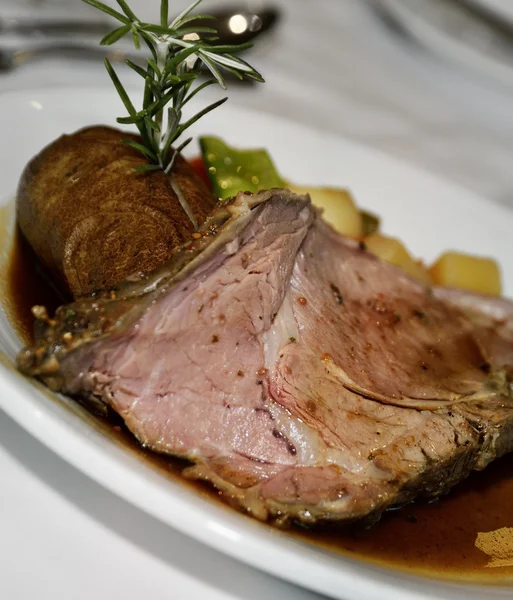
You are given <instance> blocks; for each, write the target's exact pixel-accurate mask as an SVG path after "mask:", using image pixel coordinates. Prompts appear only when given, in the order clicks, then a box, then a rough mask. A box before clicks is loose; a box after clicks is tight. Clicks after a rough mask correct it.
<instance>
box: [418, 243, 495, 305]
mask: <svg viewBox="0 0 513 600" xmlns="http://www.w3.org/2000/svg"><path fill="white" fill-rule="evenodd" d="M429 273H430V274H431V277H432V279H433V281H434V282H435V283H436V284H437V285H447V286H450V287H456V288H461V289H464V290H471V291H473V292H479V293H482V294H491V295H492V296H500V295H501V291H502V286H501V274H500V270H499V266H498V264H497V263H496V262H495V261H494V260H493V259H491V258H480V257H478V256H471V255H469V254H462V253H461V252H445V253H444V254H442V255H441V256H440V258H439V259H438V260H437V261H436V262H435V263H434V265H433V266H432V267H431V268H430V269H429Z"/></svg>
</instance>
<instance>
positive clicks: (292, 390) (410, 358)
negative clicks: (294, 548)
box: [19, 190, 513, 524]
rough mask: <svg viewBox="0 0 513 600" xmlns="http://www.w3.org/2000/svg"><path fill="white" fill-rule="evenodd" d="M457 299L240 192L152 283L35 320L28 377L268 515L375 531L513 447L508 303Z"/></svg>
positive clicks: (24, 363) (308, 217)
mask: <svg viewBox="0 0 513 600" xmlns="http://www.w3.org/2000/svg"><path fill="white" fill-rule="evenodd" d="M448 295H449V297H446V296H447V294H444V292H438V291H436V290H432V289H430V288H427V287H425V286H423V285H421V284H419V283H418V282H416V281H414V280H413V279H411V278H409V277H408V276H407V275H406V274H405V273H404V272H402V271H401V270H400V269H398V268H396V267H394V266H392V265H389V264H386V263H384V262H382V261H380V260H378V259H377V258H375V257H374V256H372V255H371V254H370V253H368V252H366V251H365V250H364V249H362V248H360V247H359V245H358V244H357V243H356V242H353V241H351V240H348V239H345V238H343V237H341V236H339V235H338V234H337V233H335V232H334V231H333V230H332V229H331V228H330V227H329V226H328V225H326V224H325V223H324V222H323V221H322V219H320V218H319V216H318V215H317V214H316V212H315V210H314V209H313V208H312V206H311V204H310V202H309V200H308V198H307V197H303V196H295V195H294V194H291V193H290V192H287V191H280V190H272V191H269V192H262V193H260V194H256V195H253V196H251V195H246V194H239V195H238V197H237V198H236V199H235V200H233V201H232V202H231V203H230V204H228V205H227V206H223V207H220V208H219V209H218V210H217V211H216V212H215V213H214V216H213V217H212V218H211V219H210V220H209V221H207V225H206V227H205V229H204V230H203V237H202V238H201V239H199V240H192V241H191V242H189V243H188V244H186V245H184V246H183V247H182V248H180V249H179V250H177V251H175V252H174V253H173V255H172V257H171V258H170V260H169V261H168V262H167V263H166V264H165V265H163V266H162V267H160V268H159V269H158V270H157V271H155V272H154V273H152V274H150V275H147V276H144V277H142V278H141V279H140V280H138V281H134V282H127V283H125V284H123V285H122V286H120V287H119V289H117V290H116V291H115V293H109V294H104V295H99V296H98V297H96V298H94V299H84V300H80V301H78V302H76V303H74V304H71V305H69V306H65V307H62V308H60V309H59V310H58V312H57V315H56V319H55V321H53V322H48V323H45V322H41V323H39V324H38V336H37V342H36V345H35V346H34V347H32V348H28V349H25V350H24V351H23V352H22V353H20V355H19V366H20V368H21V369H22V371H23V372H25V373H26V374H28V375H31V376H36V377H39V378H40V379H42V380H43V381H44V382H46V383H47V385H49V386H50V387H51V388H52V389H54V390H56V391H61V392H63V393H65V394H70V395H72V396H76V397H79V398H82V399H84V400H86V401H87V402H91V401H94V402H95V403H96V405H97V406H108V407H110V408H112V409H113V410H115V411H116V412H118V413H119V414H120V415H121V417H122V418H123V419H124V421H125V423H126V425H127V426H128V428H129V429H130V430H131V431H132V432H133V433H134V435H135V436H136V437H137V439H138V440H139V441H140V442H141V443H142V444H143V445H145V446H147V447H148V448H151V449H153V450H155V451H157V452H161V453H168V454H173V455H176V456H181V457H184V458H187V459H189V460H190V461H191V462H192V463H193V464H192V466H191V467H189V468H188V469H186V471H185V474H186V475H187V476H188V477H192V478H200V479H204V480H207V481H210V482H212V483H213V484H214V485H215V486H217V487H218V488H219V489H220V490H222V491H223V492H224V497H225V498H227V499H228V500H229V501H230V502H231V503H232V504H233V505H235V506H237V507H239V508H240V509H242V510H245V511H247V512H248V513H250V514H252V515H253V516H255V517H257V518H259V519H262V520H267V519H269V520H279V521H281V522H286V521H289V520H295V521H300V522H303V523H306V524H312V523H314V522H317V521H327V520H336V521H353V520H358V519H362V518H365V519H367V521H368V522H369V521H372V520H374V519H377V518H379V516H380V514H381V513H382V512H383V511H384V510H385V509H387V508H389V507H391V506H395V505H400V504H402V503H404V502H408V501H409V500H411V499H413V498H415V497H418V496H422V497H435V496H439V495H441V494H444V493H446V492H447V491H448V490H449V489H450V488H451V487H452V486H453V485H454V484H456V483H457V482H458V481H460V480H462V479H463V478H465V477H466V476H467V475H468V474H469V473H470V472H471V471H472V470H473V469H482V468H484V467H485V466H486V465H487V464H488V463H489V462H490V461H492V460H493V459H494V458H495V457H497V456H499V455H501V454H504V453H505V452H508V451H510V450H512V449H513V393H512V385H511V381H512V374H513V373H512V366H513V334H512V331H513V327H512V322H513V320H512V318H511V315H512V310H511V306H510V305H509V304H508V303H507V302H504V301H498V302H497V303H496V304H494V303H493V301H492V300H489V299H479V298H476V297H472V296H469V295H465V294H462V295H461V294H457V293H455V292H452V293H450V294H448ZM469 298H470V300H469Z"/></svg>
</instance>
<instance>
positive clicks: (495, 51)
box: [374, 0, 513, 90]
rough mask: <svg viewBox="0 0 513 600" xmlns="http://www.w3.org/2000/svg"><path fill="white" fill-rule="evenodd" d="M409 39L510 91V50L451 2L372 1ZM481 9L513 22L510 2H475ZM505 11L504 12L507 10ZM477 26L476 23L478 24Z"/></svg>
mask: <svg viewBox="0 0 513 600" xmlns="http://www.w3.org/2000/svg"><path fill="white" fill-rule="evenodd" d="M374 2H375V4H376V5H377V6H379V8H380V10H381V11H384V12H385V14H387V16H388V18H390V19H392V21H394V22H395V23H396V24H398V25H399V26H400V27H401V29H403V30H404V31H405V32H407V34H408V35H409V36H411V37H412V38H413V39H415V40H416V41H417V42H419V43H420V44H421V45H422V46H423V47H424V48H426V49H428V50H429V51H430V52H432V53H433V54H436V55H438V56H439V57H440V58H442V59H444V60H448V61H450V62H451V63H453V64H455V65H456V66H458V67H463V68H464V69H466V70H467V71H468V72H469V73H471V74H474V75H478V76H480V77H482V78H484V80H488V83H496V84H500V85H501V86H506V87H507V89H508V90H510V89H511V87H513V60H512V58H511V57H512V52H511V51H510V49H509V48H508V49H505V48H503V47H502V45H501V44H500V43H499V42H498V41H497V39H495V38H496V36H495V34H494V33H493V31H491V30H488V28H487V27H486V26H485V25H483V28H481V27H480V26H479V24H476V23H475V22H474V21H473V19H470V20H469V19H468V18H466V17H465V13H464V11H461V13H460V12H459V10H458V6H457V3H456V2H454V0H451V1H450V2H444V1H443V0H442V1H440V0H374ZM475 4H476V5H481V6H482V7H484V8H487V9H489V10H490V11H492V12H494V13H497V14H498V15H500V16H501V17H502V18H505V19H508V20H510V18H511V20H512V22H513V2H509V1H508V0H506V2H504V1H502V0H477V1H476V2H475ZM506 9H507V10H506ZM478 23H479V21H478Z"/></svg>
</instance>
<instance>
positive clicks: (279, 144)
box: [0, 89, 513, 600]
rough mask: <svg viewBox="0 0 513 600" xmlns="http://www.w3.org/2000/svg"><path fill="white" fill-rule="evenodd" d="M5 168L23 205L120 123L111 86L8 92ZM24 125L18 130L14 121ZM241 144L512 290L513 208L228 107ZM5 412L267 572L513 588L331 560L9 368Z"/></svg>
mask: <svg viewBox="0 0 513 600" xmlns="http://www.w3.org/2000/svg"><path fill="white" fill-rule="evenodd" d="M0 107H1V110H0V124H1V128H2V131H3V132H4V135H5V136H6V138H4V155H3V160H2V161H0V181H2V189H3V203H4V204H5V203H7V202H8V201H10V200H12V198H13V196H14V193H15V189H16V184H17V180H18V177H19V175H20V172H21V169H22V168H23V166H24V164H25V163H26V162H27V160H28V159H29V158H30V157H31V156H32V155H33V154H35V153H36V152H38V151H39V150H40V149H41V147H42V146H43V145H44V144H46V143H48V142H49V141H51V140H52V139H54V138H55V137H57V136H58V135H60V134H61V133H62V132H71V131H73V130H75V129H77V128H79V127H82V126H86V125H90V124H94V123H107V124H114V122H115V116H116V115H119V114H122V112H123V111H122V107H121V106H120V102H119V100H118V98H117V97H116V95H115V93H114V92H113V91H111V90H105V91H100V90H98V91H87V90H76V89H75V90H54V91H51V90H47V91H37V92H36V91H34V92H23V93H13V94H6V95H3V96H2V98H1V99H0ZM14 121H15V122H16V127H14V125H13V122H14ZM199 131H202V132H205V133H206V132H208V133H215V134H219V135H222V136H223V137H224V138H225V139H227V140H228V141H229V142H231V143H233V144H238V145H241V146H259V145H262V146H266V147H267V148H269V150H270V151H271V154H272V155H273V157H274V159H275V161H276V163H277V165H278V166H279V169H280V170H281V172H282V173H283V174H284V176H285V177H287V178H289V179H291V180H295V181H297V182H304V183H317V184H338V185H344V186H349V187H350V188H351V189H352V190H353V191H354V193H355V195H356V198H357V199H358V202H359V204H360V205H361V206H364V207H367V208H369V209H371V210H374V211H376V212H378V213H380V214H381V215H382V216H383V217H384V219H383V222H384V223H383V224H384V229H385V230H386V231H387V232H390V233H395V234H397V235H400V236H401V237H403V238H404V239H405V240H406V242H407V243H408V244H409V245H410V247H411V248H412V249H413V250H414V251H415V252H416V253H417V254H418V255H419V256H423V257H425V258H427V259H432V258H434V257H435V255H436V254H437V253H438V252H440V251H442V250H443V249H446V248H456V249H462V250H467V251H472V252H475V253H481V254H486V255H492V256H494V257H496V258H497V259H498V260H499V261H500V262H501V264H502V265H503V273H504V280H505V283H506V285H505V287H506V293H508V294H509V295H513V260H512V259H511V252H510V250H511V238H510V232H511V229H512V227H513V212H510V211H508V210H507V209H504V208H502V207H500V206H498V205H495V204H493V203H490V202H484V201H483V200H481V199H479V198H477V197H475V196H474V195H472V194H471V193H469V192H466V191H464V190H462V189H459V188H457V187H455V186H453V185H450V184H448V183H444V182H441V181H439V180H438V179H436V178H435V177H433V176H431V175H428V174H426V173H424V172H421V171H417V170H415V169H413V168H411V167H409V166H407V165H404V164H402V163H399V162H397V161H395V160H391V159H389V158H387V157H386V156H383V155H381V154H379V153H376V152H374V151H371V150H368V149H365V148H363V147H361V146H358V145H355V144H353V143H350V142H348V141H344V140H341V139H338V138H335V137H332V136H329V135H326V134H323V133H319V132H316V131H312V130H310V129H307V128H305V127H303V126H300V125H297V124H294V123H291V122H287V121H283V120H280V119H277V118H273V117H270V116H266V115H262V114H256V113H250V112H248V111H245V110H242V109H238V108H234V107H233V106H230V105H226V106H225V107H224V108H223V109H220V110H218V111H216V112H214V113H212V114H211V115H210V116H209V117H207V118H206V119H204V120H203V122H202V123H200V124H198V126H197V130H196V133H199ZM0 319H1V320H0V350H1V351H2V353H3V355H4V356H5V357H6V359H5V360H6V363H9V362H11V363H12V360H13V357H14V355H15V352H16V351H17V349H18V348H19V346H20V344H19V341H18V340H17V338H16V336H15V334H14V332H13V330H12V329H11V327H10V325H9V323H8V321H7V320H6V317H5V315H4V314H1V315H0ZM0 407H2V408H3V410H5V412H7V413H8V414H9V415H11V416H12V417H13V418H14V419H15V420H16V421H17V422H18V423H20V424H21V425H22V426H23V427H24V428H25V429H27V430H28V431H29V432H30V433H31V434H33V435H34V436H35V437H37V438H38V439H39V440H41V441H42V442H43V443H45V444H46V445H48V446H49V447H50V448H52V449H53V450H54V451H55V452H57V453H58V454H60V455H61V456H62V457H64V458H65V459H66V460H68V461H69V462H70V463H71V464H73V465H74V466H75V467H76V468H78V469H80V470H82V471H83V472H84V473H86V474H87V475H89V476H90V477H91V478H93V479H95V480H96V481H98V482H99V483H101V484H102V485H104V486H105V487H107V488H108V489H110V490H112V491H113V492H115V493H117V494H118V495H119V496H121V497H123V498H125V499H126V500H128V501H130V502H132V503H133V504H135V505H136V506H138V507H139V508H141V509H142V510H144V511H147V512H148V513H151V514H152V515H154V516H155V517H158V518H159V519H161V520H162V521H163V522H164V523H167V524H169V525H171V526H173V527H175V528H177V529H179V530H180V531H182V532H184V533H186V534H188V535H191V536H192V537H194V538H196V539H198V540H200V541H202V542H204V543H205V544H208V545H210V546H212V547H214V548H216V549H218V550H220V551H221V552H224V553H226V554H229V555H231V556H233V557H235V558H237V559H239V560H241V561H244V562H246V563H248V564H251V565H253V566H255V567H257V568H260V569H262V570H265V571H267V572H270V573H273V574H275V575H277V576H279V577H282V578H285V579H287V580H290V581H293V582H295V583H297V584H300V585H303V586H305V587H308V588H311V589H313V590H316V591H319V592H321V593H325V594H327V595H329V596H331V597H333V598H339V599H344V600H355V599H358V600H376V599H379V600H428V599H430V600H431V599H445V600H460V599H462V600H463V599H465V600H471V599H475V600H477V599H479V600H481V599H482V598H484V597H486V598H489V599H490V600H492V599H499V598H510V597H511V595H512V588H509V589H506V588H479V587H473V586H466V585H455V584H450V583H443V582H435V581H432V580H428V579H423V578H417V577H414V576H409V575H406V574H402V573H400V572H396V571H392V570H387V569H384V568H379V567H376V566H372V565H369V564H366V563H364V562H360V561H358V560H353V559H349V558H345V557H343V556H340V555H335V554H331V553H329V552H327V551H325V550H322V549H320V548H316V547H314V546H309V545H307V544H305V543H302V542H300V541H297V540H294V539H291V538H289V537H287V536H285V535H282V534H281V533H280V532H278V531H275V530H273V529H271V528H269V527H266V526H264V525H261V524H259V523H257V522H253V521H251V520H249V519H247V518H244V517H242V516H240V515H238V514H237V513H235V512H234V511H231V510H230V509H227V508H224V507H222V506H219V505H214V504H212V503H210V502H209V501H207V500H205V499H204V498H202V497H200V496H199V495H197V494H196V493H194V492H193V491H192V490H190V489H188V488H186V487H184V486H182V485H180V484H179V483H178V482H176V481H173V480H169V479H167V478H165V477H163V476H162V475H160V474H159V473H157V472H155V471H154V470H153V469H151V468H149V467H148V466H147V465H146V464H145V463H144V462H142V461H140V460H139V459H137V458H136V457H135V456H134V455H132V454H130V453H128V452H127V451H125V450H123V448H121V447H119V446H118V445H117V444H116V443H115V442H113V441H112V440H111V439H110V438H107V437H105V436H104V435H102V434H101V433H100V432H99V431H98V430H97V429H95V428H94V427H93V426H92V425H91V424H90V421H89V420H88V419H84V418H83V416H81V412H80V410H79V409H77V408H76V405H75V404H73V403H72V402H70V401H67V400H65V399H64V400H62V401H58V400H52V399H51V398H50V397H49V396H48V395H47V394H46V393H44V392H43V391H41V390H40V389H38V388H37V387H36V386H35V385H34V384H33V383H32V382H31V381H28V380H26V379H24V378H23V377H21V376H20V375H19V374H18V373H17V372H15V371H14V370H13V369H12V368H9V366H8V364H6V365H0Z"/></svg>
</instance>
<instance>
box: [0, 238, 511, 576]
mask: <svg viewBox="0 0 513 600" xmlns="http://www.w3.org/2000/svg"><path fill="white" fill-rule="evenodd" d="M4 303H5V304H4V305H6V306H8V307H10V309H9V313H10V315H9V316H10V318H11V322H12V324H13V326H14V327H15V329H16V330H17V332H18V333H19V335H20V337H21V338H22V339H23V340H24V341H25V342H29V341H30V338H31V330H32V315H31V312H30V308H31V306H33V305H34V304H45V305H46V306H48V307H49V309H50V310H52V309H54V308H55V307H56V306H57V305H58V304H59V303H60V299H59V298H58V297H57V296H56V294H55V292H54V290H52V288H51V287H50V286H49V285H48V283H47V282H46V281H45V280H44V278H43V277H42V276H41V272H40V270H39V268H38V265H37V260H36V258H35V256H34V254H33V252H32V251H31V250H30V248H28V247H27V245H26V243H25V242H24V241H23V240H22V239H21V236H20V235H19V233H16V235H15V240H14V245H13V247H12V250H11V254H10V258H9V261H8V263H7V268H6V293H5V299H4ZM98 426H99V427H100V428H101V429H102V430H104V431H108V432H110V435H111V436H113V438H114V439H116V441H118V442H119V443H121V444H122V445H124V446H125V447H127V448H128V449H130V451H132V452H135V453H137V455H138V456H139V457H141V458H142V459H144V460H145V461H146V462H148V463H150V464H151V465H152V466H153V467H155V468H157V469H159V470H160V471H162V472H165V474H166V475H168V476H169V475H172V476H173V477H176V478H180V479H182V478H181V477H180V472H181V470H182V469H183V467H184V466H186V464H187V463H186V462H185V461H181V460H178V459H173V458H168V457H163V456H159V455H157V454H154V453H152V452H149V451H146V450H144V449H143V448H141V447H140V446H139V445H138V444H137V442H136V441H135V439H134V438H133V436H131V434H130V433H129V432H128V431H127V430H126V429H125V428H124V427H123V426H122V424H121V423H106V422H98ZM182 480H183V479H182ZM187 484H188V485H193V486H194V487H195V489H197V490H198V491H200V492H201V494H202V495H208V497H210V498H219V494H218V493H217V492H215V491H214V490H212V489H211V488H209V487H208V486H206V485H204V484H193V483H191V482H187ZM501 528H512V529H505V530H504V531H503V532H499V534H497V535H496V537H495V538H493V539H492V540H491V541H490V535H488V536H487V535H486V534H489V532H493V531H495V530H499V529H501ZM285 533H286V534H287V535H292V536H294V537H296V538H299V539H301V540H302V541H304V542H307V543H315V544H318V545H320V546H322V547H324V548H327V549H330V550H334V551H338V552H341V553H344V554H346V555H350V556H354V557H357V558H360V559H363V560H367V561H369V560H370V561H373V562H378V563H380V564H382V565H384V566H388V567H396V568H401V569H406V570H411V571H414V572H417V573H422V574H425V575H429V576H432V577H444V578H449V579H457V580H462V579H466V580H469V579H471V580H474V581H479V582H486V583H491V584H497V585H507V584H508V583H510V584H511V585H513V551H512V547H513V457H512V456H506V457H504V458H502V459H500V460H498V461H496V462H495V463H493V464H492V465H491V466H490V467H488V468H487V469H486V470H485V471H484V472H481V473H475V474H474V475H472V476H471V477H470V478H469V479H468V480H467V481H465V482H463V483H462V484H460V485H459V486H457V488H456V489H455V490H454V491H453V492H452V493H451V494H450V495H449V496H447V497H445V498H443V499H442V500H440V501H438V502H433V503H431V504H426V503H415V504H411V505H409V506H406V507H404V508H402V509H400V510H397V511H391V512H389V513H388V514H386V515H385V516H384V517H383V518H382V519H381V521H380V522H379V523H378V524H377V525H375V526H374V527H372V528H371V529H368V530H361V529H360V530H353V531H344V532H341V531H336V530H335V531H334V530H333V529H331V530H330V529H323V530H315V531H305V530H301V529H293V530H290V531H288V532H285ZM483 533H484V534H485V536H484V537H483V535H482V534H483ZM478 535H480V536H481V537H482V538H483V539H482V543H480V544H479V546H480V548H484V549H486V550H488V554H487V553H485V552H484V551H483V550H481V549H479V548H478V547H477V546H476V539H477V538H478ZM481 537H480V539H481ZM497 539H498V540H499V541H497ZM501 540H502V541H501ZM506 546H507V547H506ZM508 548H509V549H508ZM489 554H492V555H494V556H493V560H494V563H493V566H492V567H490V566H489V565H490V562H491V561H492V556H489ZM487 565H488V566H487Z"/></svg>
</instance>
